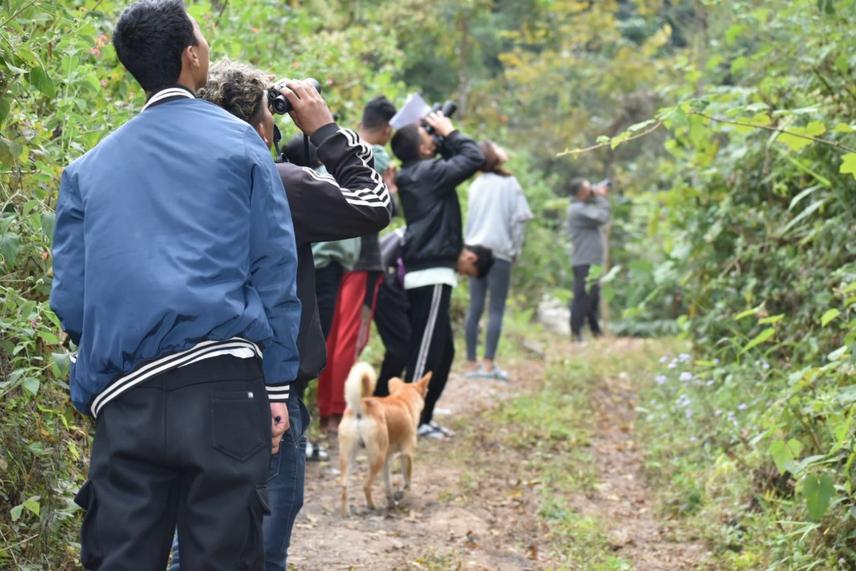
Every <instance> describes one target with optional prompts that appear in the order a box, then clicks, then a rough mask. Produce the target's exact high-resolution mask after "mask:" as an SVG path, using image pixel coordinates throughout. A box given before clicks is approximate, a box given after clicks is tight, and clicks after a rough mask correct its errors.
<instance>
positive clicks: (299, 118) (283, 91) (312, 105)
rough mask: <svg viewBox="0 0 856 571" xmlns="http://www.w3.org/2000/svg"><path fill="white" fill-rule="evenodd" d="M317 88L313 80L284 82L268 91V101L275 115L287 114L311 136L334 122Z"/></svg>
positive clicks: (316, 83)
mask: <svg viewBox="0 0 856 571" xmlns="http://www.w3.org/2000/svg"><path fill="white" fill-rule="evenodd" d="M319 88H320V85H319V84H318V82H317V81H315V80H314V79H304V80H285V81H281V82H279V83H277V84H276V85H274V86H273V87H272V88H271V89H270V91H269V92H268V100H269V101H270V104H271V107H272V110H273V111H274V112H275V113H280V114H282V113H288V114H289V115H291V118H292V120H293V121H294V124H295V125H297V127H298V128H299V129H300V130H301V131H303V132H304V133H306V134H307V135H312V133H314V132H315V131H317V130H318V129H320V128H321V127H323V126H324V125H327V124H329V123H333V121H334V119H333V114H332V113H331V112H330V109H329V108H328V107H327V102H326V101H324V98H323V97H321V94H320V93H319V92H318V89H319Z"/></svg>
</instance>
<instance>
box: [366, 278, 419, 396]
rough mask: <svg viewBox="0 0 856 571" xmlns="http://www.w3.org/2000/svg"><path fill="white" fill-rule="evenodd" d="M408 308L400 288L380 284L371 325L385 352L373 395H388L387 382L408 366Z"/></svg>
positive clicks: (403, 292)
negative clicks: (375, 328)
mask: <svg viewBox="0 0 856 571" xmlns="http://www.w3.org/2000/svg"><path fill="white" fill-rule="evenodd" d="M409 309H410V302H409V301H408V300H407V293H406V292H405V291H404V289H403V288H401V287H398V286H391V285H389V284H387V283H386V282H382V283H381V284H380V288H379V289H378V293H377V306H376V308H375V316H374V322H375V326H376V327H377V332H378V335H380V338H381V340H382V341H383V346H384V347H385V348H386V352H385V353H384V356H383V364H382V365H381V367H380V375H379V376H378V379H377V387H376V388H375V392H374V394H375V396H379V397H384V396H386V395H388V394H389V380H390V379H391V378H393V377H401V376H402V375H403V374H404V368H405V367H407V363H408V361H409V359H410V337H411V330H410V316H409V315H408V311H409Z"/></svg>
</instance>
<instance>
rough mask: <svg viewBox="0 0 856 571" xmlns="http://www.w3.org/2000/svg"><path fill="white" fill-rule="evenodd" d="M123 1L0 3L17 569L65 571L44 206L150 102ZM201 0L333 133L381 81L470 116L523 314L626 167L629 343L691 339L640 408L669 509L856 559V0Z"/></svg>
mask: <svg viewBox="0 0 856 571" xmlns="http://www.w3.org/2000/svg"><path fill="white" fill-rule="evenodd" d="M124 4H125V3H124V2H119V1H115V0H63V1H61V2H49V1H46V0H3V2H2V3H0V21H2V27H0V125H2V133H0V169H2V170H0V300H2V306H0V396H2V397H3V399H4V403H5V413H6V414H4V415H3V416H2V417H0V567H4V568H5V567H7V566H12V567H15V568H23V569H27V568H32V569H40V568H45V567H50V568H54V569H56V568H66V567H73V565H74V563H73V561H74V560H75V550H76V546H75V542H76V525H77V523H76V521H75V515H74V508H73V506H72V504H71V500H70V498H71V496H72V494H73V492H74V490H75V489H76V488H77V487H78V486H79V484H80V483H81V482H82V479H83V477H84V473H85V458H86V457H87V454H88V446H89V441H88V434H89V432H90V425H89V422H88V420H86V419H85V418H83V417H82V416H80V415H79V414H77V413H75V412H73V411H72V410H71V408H70V406H69V404H68V398H67V386H66V384H65V370H66V367H67V358H66V356H65V355H66V351H65V349H63V348H62V347H61V346H60V339H59V334H60V332H59V327H58V323H57V321H56V318H55V316H53V314H52V313H51V312H50V311H49V309H48V308H47V304H46V299H47V294H48V292H49V287H50V240H51V235H52V231H53V216H52V210H53V206H54V204H55V202H56V190H57V186H58V185H57V181H58V177H59V174H60V172H61V169H62V167H63V165H65V164H67V163H68V162H70V161H71V160H74V158H76V157H78V156H80V155H81V154H82V153H83V152H85V151H86V150H88V149H90V148H91V147H92V146H94V145H95V144H96V143H97V141H98V140H100V139H101V138H102V137H103V136H104V135H105V134H106V133H108V132H109V131H110V130H112V129H113V128H115V127H117V126H118V125H120V124H122V123H123V122H124V121H126V120H127V119H128V118H130V117H131V116H133V114H135V113H136V112H137V110H138V109H139V108H140V106H141V104H142V102H143V94H142V92H141V91H140V89H139V88H138V86H136V85H135V84H134V83H133V81H132V80H131V78H130V77H128V75H127V74H126V73H124V71H123V70H122V68H121V66H119V65H118V63H117V61H116V57H115V53H114V52H113V49H112V47H111V46H110V34H111V30H112V25H113V23H114V22H115V19H116V17H117V15H118V13H119V12H120V11H121V8H122V7H123V6H124ZM188 4H189V8H190V11H191V12H192V13H193V14H194V16H196V17H197V19H198V20H199V21H200V23H201V27H202V28H203V30H204V31H205V33H206V35H207V37H208V39H209V40H210V41H211V44H212V57H213V58H215V59H216V58H218V57H222V56H229V57H231V58H235V59H243V60H246V61H249V62H251V63H254V64H257V65H259V66H261V67H263V68H265V69H268V70H270V71H271V72H272V73H274V74H276V75H278V76H302V75H311V76H314V77H317V78H319V79H321V80H322V83H323V84H324V89H325V92H324V93H325V96H326V97H327V98H328V100H329V101H330V104H331V107H332V108H333V109H334V110H335V111H336V112H337V113H338V114H339V116H340V120H341V122H342V123H343V124H345V125H349V126H353V125H355V124H356V122H357V120H358V117H359V109H360V107H361V105H362V104H363V102H364V101H365V100H367V99H368V98H370V97H372V96H374V95H376V94H378V93H385V94H386V95H387V96H389V97H390V98H393V99H396V100H398V101H401V100H403V97H404V95H405V94H406V93H408V92H409V91H411V90H420V91H422V92H423V93H425V94H426V95H427V96H428V98H429V99H432V100H442V99H445V98H448V97H453V98H455V99H456V100H457V101H459V103H460V104H461V112H460V113H461V120H462V122H463V124H464V128H465V130H467V131H468V132H471V133H474V134H475V135H477V136H479V137H491V138H493V139H495V140H497V141H499V142H500V143H502V144H504V145H505V146H507V147H508V148H509V149H510V150H511V151H512V154H513V155H514V158H513V162H512V168H513V170H514V171H515V174H516V175H517V176H518V178H519V179H520V180H521V183H522V184H523V186H524V188H525V189H526V191H527V194H528V196H529V199H530V203H531V205H532V207H533V211H534V212H535V213H536V220H535V221H534V222H533V223H532V224H530V227H529V230H528V234H527V245H526V251H525V254H524V256H523V257H522V259H521V260H520V263H519V265H518V268H517V270H516V274H515V286H516V288H515V291H517V292H518V294H517V298H518V302H519V305H520V307H527V308H531V307H532V306H533V304H534V303H537V301H538V299H539V298H540V295H541V293H543V292H550V293H552V294H554V295H557V296H559V297H563V298H564V299H567V297H568V295H569V294H568V292H567V288H568V285H569V284H568V276H567V274H568V268H567V250H566V246H565V239H564V237H563V232H562V226H563V222H564V211H565V208H566V205H567V199H566V197H564V183H565V181H567V179H568V178H569V177H571V176H577V175H584V176H589V177H591V178H593V179H596V178H601V177H604V176H610V177H612V178H614V179H615V181H616V185H615V188H616V191H617V192H616V193H615V196H614V197H613V205H614V212H615V221H614V224H613V225H612V228H611V230H610V236H611V248H610V265H611V266H612V267H613V270H614V271H612V272H610V273H609V274H608V280H607V284H606V285H607V291H606V293H607V298H608V300H609V304H608V309H609V311H610V316H611V318H612V319H611V322H612V326H613V329H614V330H615V331H625V332H631V333H635V334H646V335H649V334H656V333H658V332H662V331H676V330H677V327H678V326H680V328H681V330H682V331H683V332H684V333H685V334H686V335H687V336H688V338H689V339H690V340H691V341H692V343H693V351H692V353H693V354H692V355H686V356H683V357H682V356H680V355H675V356H668V357H667V358H666V360H665V362H664V371H663V373H662V376H660V377H658V378H657V380H656V381H652V383H651V388H650V390H649V391H648V392H647V393H646V395H645V399H644V402H643V406H644V411H645V414H644V421H645V425H646V430H647V433H648V435H649V436H650V441H651V452H652V453H651V456H650V468H651V475H652V477H653V478H654V479H656V480H661V481H662V482H663V483H664V487H665V488H666V489H668V490H670V491H669V493H668V494H667V498H666V500H667V501H666V505H667V506H668V507H669V508H671V509H672V510H674V511H675V512H676V513H680V514H684V515H687V516H691V517H693V518H696V519H697V520H698V521H700V522H703V525H702V526H701V528H702V529H704V530H705V532H706V534H707V536H708V539H709V540H710V542H711V543H712V545H714V546H715V547H716V548H717V549H718V550H719V552H720V554H721V555H722V561H723V562H724V563H723V565H724V566H729V567H744V568H759V567H777V568H812V567H815V568H818V567H822V568H834V567H836V566H838V567H841V568H848V567H852V566H854V565H856V553H854V547H853V545H854V543H856V523H855V522H854V518H856V505H854V493H856V492H854V489H853V486H854V481H856V466H854V463H856V455H854V433H856V419H854V406H853V404H854V402H856V389H854V386H856V383H854V352H856V321H854V319H853V313H854V304H856V240H854V239H853V236H854V228H856V182H855V181H854V176H856V174H854V173H856V134H854V131H856V117H854V109H856V87H854V86H855V85H856V81H854V80H856V56H854V55H853V49H852V46H853V45H856V32H854V30H856V25H854V24H856V22H854V14H856V1H854V0H791V1H786V0H751V1H750V0H735V1H732V2H727V3H720V2H714V1H713V0H701V1H692V0H636V1H631V0H603V1H601V0H598V1H597V2H591V1H575V0H517V1H515V0H463V1H461V0H458V1H453V0H438V1H436V2H432V3H430V5H426V4H425V3H424V2H420V1H418V0H398V1H395V2H393V1H391V0H381V1H377V2H373V3H364V2H340V1H337V0H326V1H322V0H319V1H315V2H307V3H298V2H289V3H284V2H281V1H279V0H248V1H245V2H231V3H230V2H229V1H228V0H210V1H208V0H199V1H188ZM286 135H288V133H286ZM565 150H566V151H567V152H564V153H562V151H565ZM677 318H679V319H677ZM676 319H677V321H676ZM670 365H671V368H670Z"/></svg>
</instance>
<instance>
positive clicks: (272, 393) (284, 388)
mask: <svg viewBox="0 0 856 571" xmlns="http://www.w3.org/2000/svg"><path fill="white" fill-rule="evenodd" d="M266 388H267V396H268V400H269V401H270V402H285V401H287V400H288V394H289V393H290V392H291V385H267V387H266Z"/></svg>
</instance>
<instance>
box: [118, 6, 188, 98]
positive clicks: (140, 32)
mask: <svg viewBox="0 0 856 571" xmlns="http://www.w3.org/2000/svg"><path fill="white" fill-rule="evenodd" d="M197 43H198V42H197V40H196V36H195V35H194V34H193V22H191V21H190V16H188V14H187V10H185V8H184V2H183V1H182V0H141V1H140V2H136V3H134V4H131V5H130V6H129V7H128V8H127V9H126V10H125V11H124V12H122V15H121V16H120V17H119V21H118V22H117V23H116V29H115V31H114V32H113V47H114V48H116V55H117V56H118V57H119V61H121V62H122V65H124V66H125V68H126V69H127V70H128V71H129V72H130V73H131V75H133V76H134V79H136V80H137V82H138V83H139V84H140V85H141V86H142V88H143V89H144V90H145V91H146V92H147V93H154V92H156V91H159V90H161V89H164V88H166V87H170V86H172V85H175V84H176V83H177V82H178V76H179V75H181V54H182V52H183V51H184V49H185V48H186V47H187V46H195V45H196V44H197Z"/></svg>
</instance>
